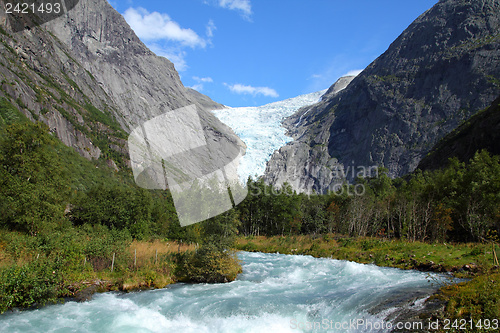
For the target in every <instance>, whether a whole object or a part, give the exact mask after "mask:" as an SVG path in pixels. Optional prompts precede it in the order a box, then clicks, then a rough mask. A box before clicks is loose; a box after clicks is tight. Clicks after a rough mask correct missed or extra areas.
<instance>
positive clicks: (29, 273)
mask: <svg viewBox="0 0 500 333" xmlns="http://www.w3.org/2000/svg"><path fill="white" fill-rule="evenodd" d="M61 282H62V279H61V277H60V275H59V270H58V268H57V267H56V265H55V264H54V263H51V262H49V261H47V260H43V259H40V260H37V261H34V262H31V263H29V264H25V265H22V266H17V265H15V266H11V267H9V268H5V269H3V270H2V271H1V272H0V313H3V312H5V311H7V310H8V309H11V308H16V307H20V308H26V307H30V306H35V305H44V304H46V303H47V302H55V301H56V300H57V297H58V292H59V289H60V286H61Z"/></svg>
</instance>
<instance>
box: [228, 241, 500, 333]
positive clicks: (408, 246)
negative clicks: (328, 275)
mask: <svg viewBox="0 0 500 333" xmlns="http://www.w3.org/2000/svg"><path fill="white" fill-rule="evenodd" d="M236 248H237V249H239V250H243V251H249V252H264V253H276V252H279V253H282V254H301V255H311V256H313V257H323V258H332V259H338V260H349V261H354V262H358V263H363V264H375V265H378V266H383V267H394V268H400V269H416V270H420V271H429V272H440V273H444V272H449V273H451V274H452V275H453V276H454V277H457V278H465V279H468V281H467V282H461V283H459V284H454V285H438V287H439V290H438V292H436V293H435V294H434V295H433V296H431V297H430V298H429V300H428V301H427V302H432V303H433V305H432V307H430V308H431V309H432V311H431V313H432V312H435V313H434V314H432V316H429V315H430V313H429V311H415V312H413V313H411V314H408V313H406V314H405V317H406V318H410V319H412V320H415V319H416V318H419V319H422V318H420V317H425V316H427V317H426V318H425V319H426V320H430V319H433V320H434V319H435V320H445V319H448V320H455V319H458V320H460V319H467V320H472V321H473V322H474V323H481V322H480V320H483V321H484V319H490V320H492V319H497V318H500V301H499V300H500V274H499V267H498V266H497V265H496V261H495V254H496V253H498V247H496V250H495V248H494V247H493V246H492V244H478V243H467V244H448V243H436V244H429V243H422V242H408V241H404V240H395V239H386V238H373V237H360V238H349V237H344V236H341V235H334V234H327V235H322V236H320V237H310V236H284V237H282V236H276V237H263V236H259V237H240V238H239V239H238V240H237V242H236ZM436 304H441V305H439V306H437V305H436ZM429 305H430V304H429ZM438 310H439V311H438ZM471 331H472V332H476V331H481V329H480V328H478V327H474V328H473V329H472V330H471Z"/></svg>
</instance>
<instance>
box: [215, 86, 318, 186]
mask: <svg viewBox="0 0 500 333" xmlns="http://www.w3.org/2000/svg"><path fill="white" fill-rule="evenodd" d="M325 92H326V90H323V91H318V92H314V93H311V94H307V95H301V96H298V97H294V98H289V99H286V100H283V101H279V102H274V103H270V104H266V105H263V106H258V107H240V108H227V109H222V110H215V111H213V113H214V114H215V116H216V117H217V118H219V119H220V120H221V121H222V122H223V123H225V124H226V125H228V126H229V127H231V128H232V129H233V131H234V132H235V133H236V135H238V136H239V137H240V138H241V139H242V140H243V141H244V142H245V144H246V145H247V151H246V155H245V156H243V158H242V160H241V162H240V167H239V169H238V174H239V176H240V179H241V180H242V181H246V180H247V179H248V176H252V177H255V176H261V175H263V174H264V171H265V169H266V163H267V161H268V160H269V158H270V157H271V155H272V154H273V152H274V151H275V150H276V149H279V148H280V147H282V146H284V145H285V144H287V143H288V142H290V141H292V138H291V137H289V136H287V135H286V134H285V132H286V130H285V128H283V127H282V126H281V122H282V121H283V119H285V118H286V117H289V116H291V115H292V114H294V113H295V112H297V111H298V110H299V109H300V108H301V107H303V106H307V105H312V104H314V103H316V102H318V101H319V99H320V97H321V96H322V95H323V94H324V93H325Z"/></svg>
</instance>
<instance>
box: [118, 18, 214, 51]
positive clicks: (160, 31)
mask: <svg viewBox="0 0 500 333" xmlns="http://www.w3.org/2000/svg"><path fill="white" fill-rule="evenodd" d="M123 16H124V17H125V20H126V21H127V23H128V24H129V25H130V26H131V28H132V29H133V30H134V32H135V33H136V34H137V36H139V38H141V39H144V40H146V41H158V40H162V39H164V40H170V41H175V42H179V43H180V44H181V45H184V46H189V47H192V48H194V47H202V48H204V47H205V46H206V45H207V41H206V40H204V39H203V38H201V37H200V36H198V34H197V33H196V32H194V31H193V30H191V29H184V28H181V26H180V25H179V24H178V23H177V22H175V21H172V19H171V18H170V16H168V15H167V14H162V13H158V12H153V13H150V12H148V11H147V10H146V9H144V8H137V9H135V8H129V9H127V10H126V11H125V13H124V14H123Z"/></svg>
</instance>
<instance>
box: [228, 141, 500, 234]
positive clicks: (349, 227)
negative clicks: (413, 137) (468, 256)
mask: <svg viewBox="0 0 500 333" xmlns="http://www.w3.org/2000/svg"><path fill="white" fill-rule="evenodd" d="M385 171H386V170H384V169H382V168H381V169H380V172H379V174H378V176H377V177H373V178H364V179H359V178H358V179H357V180H356V183H355V185H347V184H346V185H344V186H351V187H352V189H351V190H350V191H338V192H330V193H328V194H324V195H306V194H297V193H295V192H294V191H293V190H292V189H291V187H290V186H289V185H288V184H284V185H283V188H281V189H275V188H272V187H271V186H270V185H267V184H265V183H264V181H263V180H262V179H257V180H253V179H249V180H248V187H249V189H250V191H249V196H248V197H247V198H246V199H245V201H243V202H242V203H241V204H240V205H239V206H238V207H237V208H236V209H237V211H238V215H239V218H240V220H241V227H240V231H241V233H243V234H244V235H268V236H271V235H299V234H312V235H314V234H323V233H338V234H343V235H348V236H352V237H356V236H380V237H387V238H401V239H407V240H411V241H427V242H444V241H457V242H467V241H475V242H482V241H486V240H488V239H490V238H492V237H494V235H496V234H497V233H498V232H500V162H499V157H498V156H492V155H490V154H489V153H488V152H487V151H478V152H477V153H476V154H475V156H474V157H473V158H472V159H471V160H470V161H469V162H468V163H461V162H459V161H458V159H451V160H450V162H449V165H448V166H447V167H446V168H444V169H442V170H436V171H425V172H423V171H421V170H417V171H416V172H414V173H412V174H410V175H408V176H406V177H403V178H398V179H391V178H389V177H388V176H387V175H386V173H385ZM354 186H357V187H358V189H359V186H363V187H364V190H363V191H359V190H358V191H355V190H354ZM361 192H362V195H357V194H356V193H361Z"/></svg>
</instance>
